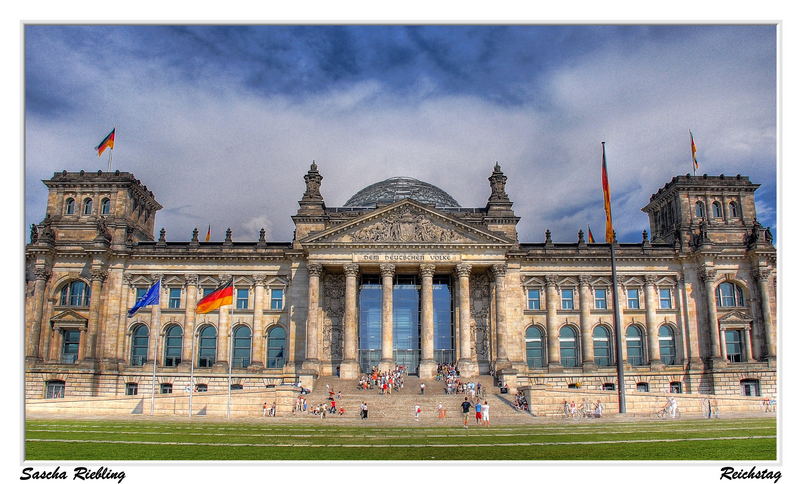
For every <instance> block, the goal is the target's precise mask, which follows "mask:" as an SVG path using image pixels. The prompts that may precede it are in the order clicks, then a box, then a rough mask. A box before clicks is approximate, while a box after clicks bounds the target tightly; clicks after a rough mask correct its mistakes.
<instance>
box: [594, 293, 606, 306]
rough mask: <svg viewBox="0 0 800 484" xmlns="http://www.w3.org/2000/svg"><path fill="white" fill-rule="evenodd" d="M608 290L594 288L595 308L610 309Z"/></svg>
mask: <svg viewBox="0 0 800 484" xmlns="http://www.w3.org/2000/svg"><path fill="white" fill-rule="evenodd" d="M606 294H607V291H606V290H605V289H595V290H594V308H595V309H608V302H607V301H606Z"/></svg>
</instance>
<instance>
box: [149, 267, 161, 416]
mask: <svg viewBox="0 0 800 484" xmlns="http://www.w3.org/2000/svg"><path fill="white" fill-rule="evenodd" d="M161 280H162V277H159V278H158V304H157V305H156V307H155V309H156V310H155V316H156V321H153V323H154V324H155V325H156V334H155V338H156V346H155V354H154V355H153V384H152V387H153V392H152V396H151V397H150V415H153V412H154V411H155V407H156V365H157V364H158V339H159V333H161V289H162V287H161Z"/></svg>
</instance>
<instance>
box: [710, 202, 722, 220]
mask: <svg viewBox="0 0 800 484" xmlns="http://www.w3.org/2000/svg"><path fill="white" fill-rule="evenodd" d="M711 210H712V213H713V214H714V217H715V218H722V204H721V203H719V202H714V203H712V204H711Z"/></svg>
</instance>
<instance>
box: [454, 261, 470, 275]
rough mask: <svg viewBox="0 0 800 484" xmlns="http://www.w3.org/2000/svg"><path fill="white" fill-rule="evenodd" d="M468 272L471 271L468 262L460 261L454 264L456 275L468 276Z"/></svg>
mask: <svg viewBox="0 0 800 484" xmlns="http://www.w3.org/2000/svg"><path fill="white" fill-rule="evenodd" d="M470 272H472V265H470V264H463V263H462V264H459V265H457V266H456V273H457V274H458V277H469V274H470Z"/></svg>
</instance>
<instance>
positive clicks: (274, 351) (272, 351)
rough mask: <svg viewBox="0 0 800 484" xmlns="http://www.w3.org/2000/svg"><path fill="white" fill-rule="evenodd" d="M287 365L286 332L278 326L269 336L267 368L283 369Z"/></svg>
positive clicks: (270, 331)
mask: <svg viewBox="0 0 800 484" xmlns="http://www.w3.org/2000/svg"><path fill="white" fill-rule="evenodd" d="M285 363H286V330H284V329H283V328H282V327H280V326H276V327H274V328H272V329H271V330H269V333H268V334H267V368H281V367H282V366H283V365H284V364H285Z"/></svg>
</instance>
